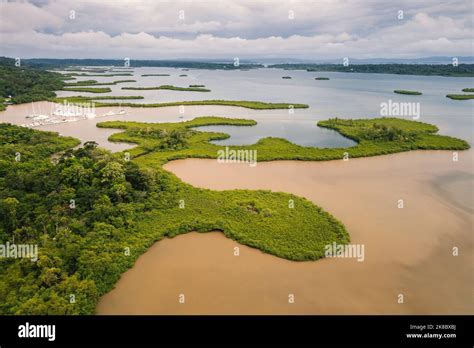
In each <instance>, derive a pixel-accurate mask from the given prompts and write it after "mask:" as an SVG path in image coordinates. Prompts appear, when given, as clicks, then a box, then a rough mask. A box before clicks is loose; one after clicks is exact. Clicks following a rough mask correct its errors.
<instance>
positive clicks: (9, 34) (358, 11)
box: [0, 0, 474, 59]
mask: <svg viewBox="0 0 474 348" xmlns="http://www.w3.org/2000/svg"><path fill="white" fill-rule="evenodd" d="M473 18H474V17H473V1H471V0H438V1H433V0H394V1H383V0H375V1H372V0H360V1H358V0H301V1H295V0H268V1H265V0H263V1H262V0H252V1H247V0H214V1H199V0H194V1H179V0H178V1H173V0H170V1H167V0H166V1H163V0H154V1H153V0H102V1H98V0H49V1H48V0H32V1H18V2H14V1H9V2H6V1H5V0H3V1H1V0H0V55H5V56H10V57H21V58H33V57H43V58H120V59H122V58H124V57H130V58H131V59H169V58H188V59H189V58H217V59H233V57H239V58H241V59H245V58H304V59H326V58H341V57H353V58H416V57H427V56H472V55H473V40H472V38H473Z"/></svg>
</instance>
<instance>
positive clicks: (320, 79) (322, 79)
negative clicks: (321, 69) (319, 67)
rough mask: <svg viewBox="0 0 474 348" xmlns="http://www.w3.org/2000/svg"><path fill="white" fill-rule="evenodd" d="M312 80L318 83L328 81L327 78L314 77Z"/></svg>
mask: <svg viewBox="0 0 474 348" xmlns="http://www.w3.org/2000/svg"><path fill="white" fill-rule="evenodd" d="M314 79H315V80H318V81H326V80H329V77H315V78H314Z"/></svg>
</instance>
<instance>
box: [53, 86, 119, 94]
mask: <svg viewBox="0 0 474 348" xmlns="http://www.w3.org/2000/svg"><path fill="white" fill-rule="evenodd" d="M62 90H63V91H71V92H87V93H109V92H112V90H111V89H110V88H109V87H102V88H92V87H73V88H63V89H62Z"/></svg>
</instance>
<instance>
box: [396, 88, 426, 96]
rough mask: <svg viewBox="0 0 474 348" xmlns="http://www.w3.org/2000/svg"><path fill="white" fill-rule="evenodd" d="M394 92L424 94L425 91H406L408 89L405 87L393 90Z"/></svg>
mask: <svg viewBox="0 0 474 348" xmlns="http://www.w3.org/2000/svg"><path fill="white" fill-rule="evenodd" d="M393 93H397V94H408V95H422V94H423V93H421V92H418V91H406V90H403V89H396V90H394V91H393Z"/></svg>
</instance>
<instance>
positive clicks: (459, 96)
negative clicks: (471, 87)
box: [446, 94, 474, 100]
mask: <svg viewBox="0 0 474 348" xmlns="http://www.w3.org/2000/svg"><path fill="white" fill-rule="evenodd" d="M446 97H447V98H450V99H453V100H469V99H474V94H448V95H446Z"/></svg>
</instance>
